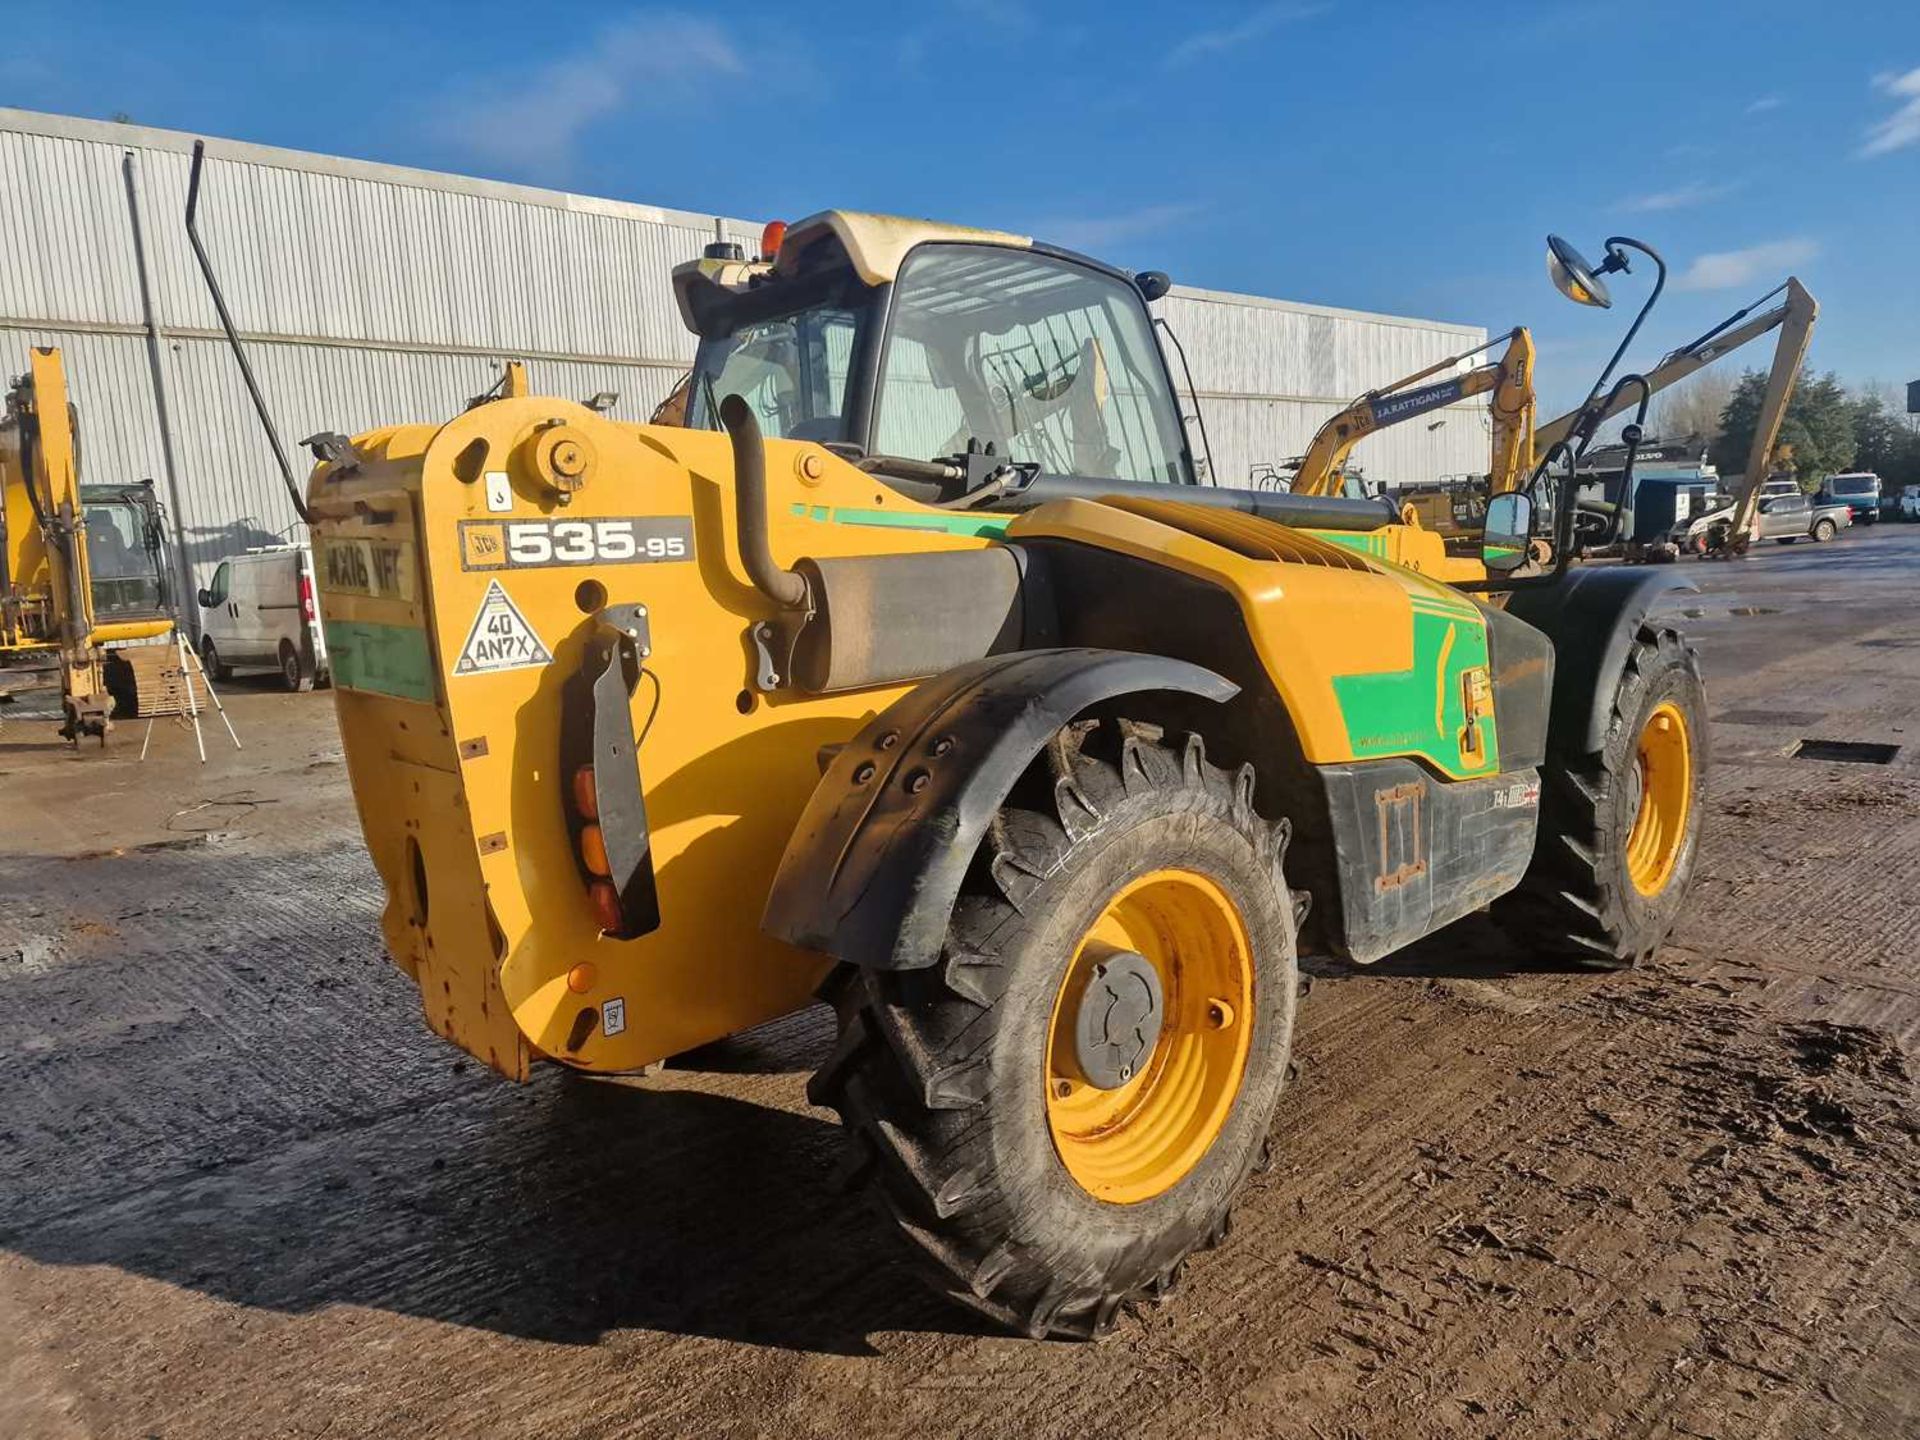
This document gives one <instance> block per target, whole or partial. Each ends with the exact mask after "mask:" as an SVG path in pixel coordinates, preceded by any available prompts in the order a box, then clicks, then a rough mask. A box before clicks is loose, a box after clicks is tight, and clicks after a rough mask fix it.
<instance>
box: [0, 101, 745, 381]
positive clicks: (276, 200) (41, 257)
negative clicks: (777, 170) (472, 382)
mask: <svg viewBox="0 0 1920 1440" xmlns="http://www.w3.org/2000/svg"><path fill="white" fill-rule="evenodd" d="M190 144H191V141H190V137H187V136H183V135H177V134H173V133H171V132H167V131H156V130H145V129H141V128H138V127H132V126H112V125H104V124H99V123H96V122H88V121H76V120H67V119H64V118H63V117H59V116H40V115H29V114H26V113H25V112H21V111H6V110H0V177H5V183H4V184H0V315H4V316H6V317H8V318H11V319H15V320H42V321H47V322H59V321H67V322H84V323H86V324H90V325H91V324H105V325H138V324H141V323H144V318H145V317H144V316H143V314H142V313H141V308H140V296H139V289H138V280H137V273H136V270H135V266H134V255H133V246H132V239H131V233H130V230H129V226H128V223H127V199H126V181H125V178H124V175H123V172H122V164H123V157H124V155H125V154H126V153H127V152H128V151H132V152H133V153H134V155H135V157H136V165H137V178H138V184H139V186H140V189H141V192H142V197H143V209H144V212H145V213H144V218H145V222H146V238H147V248H148V262H149V265H150V267H151V270H152V275H153V281H154V292H155V295H154V300H155V309H156V312H157V316H158V319H159V321H160V323H161V324H162V325H163V326H164V327H166V328H169V329H186V330H211V329H213V328H215V326H216V325H217V323H218V321H217V317H216V316H215V314H214V310H213V306H212V303H211V302H210V301H209V299H208V298H207V295H206V291H205V287H204V286H203V285H202V283H201V280H200V276H199V272H198V270H197V268H196V267H195V265H194V261H193V255H192V252H191V250H190V249H189V247H188V244H187V239H186V234H185V231H184V228H183V226H182V224H181V217H182V212H183V210H184V208H185V205H186V194H187V176H188V170H189V164H190V161H189V153H188V152H189V149H190ZM208 156H209V160H208V164H207V168H206V170H205V172H204V175H203V179H202V196H201V208H200V216H201V231H202V234H203V236H204V237H205V239H206V241H207V245H208V249H209V250H210V251H211V252H212V254H213V256H214V260H215V263H216V265H217V266H218V268H219V270H220V275H221V282H222V284H223V286H224V287H225V289H226V291H227V298H228V303H229V306H230V307H231V309H232V310H233V312H234V317H235V320H236V323H238V324H239V326H240V328H241V329H242V331H244V332H247V333H250V334H271V335H282V336H287V337H289V338H297V339H312V340H333V341H345V342H352V341H359V342H366V343H372V344H377V345H400V346H412V347H419V348H423V349H448V348H458V349H477V350H497V351H501V352H504V353H511V354H516V355H517V354H551V355H560V356H567V357H590V358H594V359H617V360H648V361H657V362H661V363H668V362H672V361H674V360H679V359H683V358H686V357H689V356H690V355H691V353H692V337H690V336H689V335H688V334H687V333H686V331H685V329H684V328H683V327H682V326H681V324H680V320H679V316H678V314H677V312H676V311H675V309H674V307H673V305H672V302H671V298H670V295H669V293H668V291H667V287H666V283H665V280H666V275H667V273H668V271H669V270H671V269H672V267H673V266H674V265H675V264H678V263H679V262H680V261H682V260H686V259H689V258H691V257H693V256H696V255H698V254H699V253H700V248H701V246H702V245H703V244H705V243H706V242H707V241H709V240H711V239H712V238H713V229H714V224H715V222H714V220H713V219H710V218H708V217H704V216H698V215H690V214H686V213H684V212H680V211H668V210H659V209H656V208H654V207H651V206H642V205H627V204H623V203H621V202H616V201H598V200H592V199H588V198H585V197H577V196H569V195H564V194H560V193H558V192H552V191H541V190H534V189H531V188H528V187H522V186H510V185H498V184H493V183H491V182H486V181H474V180H464V179H461V178H459V177H455V176H440V175H432V174H426V173H423V172H416V171H407V170H401V169H398V168H395V167H388V166H374V165H365V164H359V163H357V162H349V161H332V160H328V159H326V158H325V157H321V156H309V155H300V154H296V153H294V152H290V151H274V150H267V149H264V148H263V147H259V146H252V145H241V144H233V143H227V142H219V141H215V142H212V143H211V144H210V145H209V149H208ZM724 223H725V225H726V227H727V229H728V231H729V233H731V234H736V235H738V234H745V233H747V232H749V231H750V230H751V229H753V228H754V227H753V226H752V224H751V222H747V221H741V220H728V221H725V222H724Z"/></svg>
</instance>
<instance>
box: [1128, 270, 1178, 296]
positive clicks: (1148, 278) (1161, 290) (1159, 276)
mask: <svg viewBox="0 0 1920 1440" xmlns="http://www.w3.org/2000/svg"><path fill="white" fill-rule="evenodd" d="M1133 283H1134V284H1135V285H1137V286H1139V288H1140V298H1141V299H1143V300H1145V301H1147V302H1148V303H1152V302H1153V301H1155V300H1158V299H1159V298H1160V297H1161V296H1162V295H1165V294H1166V293H1167V292H1168V291H1169V290H1171V289H1173V281H1172V280H1171V279H1169V278H1168V276H1167V272H1166V271H1164V270H1142V271H1141V272H1140V273H1139V274H1138V275H1136V276H1134V277H1133Z"/></svg>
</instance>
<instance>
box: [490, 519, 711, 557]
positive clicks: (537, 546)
mask: <svg viewBox="0 0 1920 1440" xmlns="http://www.w3.org/2000/svg"><path fill="white" fill-rule="evenodd" d="M692 558H693V520H692V518H691V517H690V516H686V515H626V516H615V517H610V518H608V519H604V520H462V521H461V522H460V568H461V569H463V570H521V569H531V568H533V567H535V566H547V565H657V564H660V563H662V562H665V561H671V560H691V559H692Z"/></svg>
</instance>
